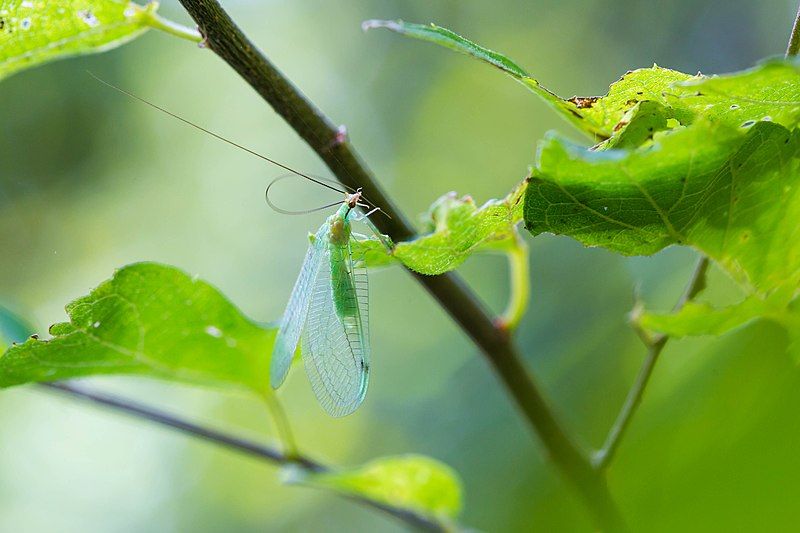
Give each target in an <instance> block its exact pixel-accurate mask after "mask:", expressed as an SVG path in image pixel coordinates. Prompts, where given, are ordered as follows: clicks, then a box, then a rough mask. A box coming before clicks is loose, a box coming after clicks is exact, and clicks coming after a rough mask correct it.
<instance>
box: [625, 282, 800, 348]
mask: <svg viewBox="0 0 800 533" xmlns="http://www.w3.org/2000/svg"><path fill="white" fill-rule="evenodd" d="M784 296H785V295H784V294H781V293H779V292H776V293H773V294H771V295H769V296H768V297H766V298H763V297H761V296H758V295H751V296H748V297H746V298H745V299H744V300H742V301H741V302H739V303H737V304H734V305H729V306H727V307H722V308H717V307H714V306H712V305H709V304H707V303H697V302H687V303H686V305H685V306H684V307H683V308H681V309H680V311H678V312H676V313H670V314H659V313H649V312H648V313H643V314H642V315H641V316H640V317H638V318H637V321H638V323H639V325H640V326H641V327H642V328H644V329H646V330H648V331H652V332H656V333H662V334H664V335H669V336H671V337H691V336H701V335H714V336H721V335H724V334H726V333H728V332H731V331H734V330H736V329H738V328H741V327H744V326H747V325H749V324H751V323H753V322H755V321H758V320H769V321H771V322H774V323H776V324H778V325H780V326H783V328H784V329H785V330H786V332H787V335H788V336H789V340H790V345H789V352H790V354H791V355H792V357H793V358H794V359H795V361H796V362H798V363H800V298H795V299H794V300H793V301H792V302H790V303H788V305H787V302H786V301H785V298H784Z"/></svg>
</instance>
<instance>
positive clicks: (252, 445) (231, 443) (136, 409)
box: [39, 382, 444, 531]
mask: <svg viewBox="0 0 800 533" xmlns="http://www.w3.org/2000/svg"><path fill="white" fill-rule="evenodd" d="M39 386H41V387H44V388H46V389H49V390H54V391H58V392H60V393H64V394H68V395H69V396H72V397H74V398H78V399H81V400H85V401H88V402H92V403H94V404H97V405H102V406H104V407H107V408H110V409H114V410H116V411H122V412H125V413H127V414H129V415H132V416H135V417H137V418H143V419H145V420H149V421H150V422H154V423H156V424H158V425H161V426H164V427H167V428H169V429H173V430H176V431H179V432H182V433H186V434H188V435H191V436H193V437H198V438H200V439H202V440H205V441H208V442H211V443H213V444H216V445H218V446H222V447H225V448H229V449H232V450H235V451H238V452H242V453H245V454H248V455H252V456H254V457H257V458H259V459H262V460H266V461H269V462H271V463H275V464H277V465H294V466H296V467H300V468H302V469H304V470H306V471H309V472H315V473H318V472H328V471H330V467H328V466H325V465H323V464H321V463H318V462H317V461H315V460H313V459H310V458H308V457H305V456H302V455H294V456H290V455H287V454H284V453H282V452H281V451H279V450H277V449H275V448H272V447H270V446H265V445H263V444H259V443H256V442H253V441H250V440H247V439H243V438H240V437H235V436H232V435H228V434H226V433H223V432H221V431H217V430H214V429H210V428H206V427H203V426H200V425H198V424H194V423H192V422H189V421H186V420H183V419H181V418H178V417H176V416H173V415H171V414H168V413H164V412H162V411H159V410H157V409H154V408H152V407H148V406H145V405H142V404H139V403H137V402H134V401H132V400H129V399H127V398H122V397H119V396H116V395H112V394H107V393H102V392H96V391H92V390H89V389H86V388H84V387H81V386H78V385H75V384H73V383H68V382H56V383H40V384H39ZM345 497H346V498H347V499H350V500H353V501H356V502H358V503H360V504H362V505H365V506H367V507H372V508H373V509H378V510H380V511H383V512H384V513H387V514H389V515H391V516H393V517H394V518H397V519H398V520H401V521H403V522H405V523H406V524H408V525H410V526H412V527H414V528H415V529H419V530H422V531H444V530H443V528H442V526H441V525H439V524H438V523H436V522H434V521H432V520H430V519H428V518H427V517H425V516H423V515H420V514H418V513H416V512H415V511H411V510H409V509H404V508H401V507H394V506H391V505H386V504H384V503H380V502H376V501H372V500H369V499H367V498H363V497H358V496H353V495H346V496H345Z"/></svg>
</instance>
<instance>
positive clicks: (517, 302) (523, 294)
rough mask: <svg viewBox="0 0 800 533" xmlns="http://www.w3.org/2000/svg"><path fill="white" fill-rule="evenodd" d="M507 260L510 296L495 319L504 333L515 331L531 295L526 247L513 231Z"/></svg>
mask: <svg viewBox="0 0 800 533" xmlns="http://www.w3.org/2000/svg"><path fill="white" fill-rule="evenodd" d="M506 257H507V258H508V277H509V280H510V285H511V287H510V289H509V292H510V296H509V299H508V306H507V307H506V310H505V311H503V314H502V315H501V316H500V317H499V318H498V319H497V327H498V328H500V329H503V330H505V331H513V330H515V329H517V326H518V325H519V323H520V321H521V320H522V317H523V316H524V315H525V311H526V309H527V308H528V299H529V298H530V293H531V282H530V279H529V278H530V263H529V260H528V245H527V244H526V243H525V241H524V240H523V239H522V237H520V235H519V233H518V232H517V231H516V228H515V229H514V244H512V246H511V248H510V249H509V250H508V251H507V252H506Z"/></svg>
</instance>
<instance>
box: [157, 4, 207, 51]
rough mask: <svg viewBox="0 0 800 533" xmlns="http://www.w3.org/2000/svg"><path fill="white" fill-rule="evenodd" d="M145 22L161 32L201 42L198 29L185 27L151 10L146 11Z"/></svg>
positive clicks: (201, 38)
mask: <svg viewBox="0 0 800 533" xmlns="http://www.w3.org/2000/svg"><path fill="white" fill-rule="evenodd" d="M147 24H148V25H149V26H150V27H151V28H155V29H157V30H161V31H163V32H166V33H169V34H170V35H174V36H175V37H180V38H181V39H186V40H188V41H192V42H195V43H198V44H200V43H202V42H203V36H202V35H201V34H200V32H199V31H197V30H193V29H191V28H187V27H186V26H182V25H181V24H178V23H177V22H172V21H171V20H168V19H165V18H164V17H161V16H159V15H158V14H157V13H155V12H153V11H149V12H148V13H147Z"/></svg>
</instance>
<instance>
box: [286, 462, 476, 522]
mask: <svg viewBox="0 0 800 533" xmlns="http://www.w3.org/2000/svg"><path fill="white" fill-rule="evenodd" d="M294 481H296V482H300V483H304V484H309V485H313V486H317V487H324V488H328V489H332V490H335V491H337V492H340V493H344V494H352V495H356V496H360V497H364V498H367V499H370V500H372V501H376V502H379V503H383V504H388V505H393V506H397V507H401V508H404V509H410V510H413V511H416V512H418V513H421V514H423V515H427V516H429V517H430V518H432V519H434V520H438V521H441V522H443V523H444V524H450V523H451V522H452V521H454V520H455V519H456V518H457V517H458V514H459V512H460V511H461V505H462V489H461V481H460V480H459V478H458V474H456V472H455V471H454V470H453V469H452V468H450V467H449V466H447V465H446V464H444V463H441V462H439V461H437V460H435V459H431V458H429V457H425V456H422V455H403V456H397V457H382V458H379V459H375V460H373V461H370V462H369V463H367V464H365V465H362V466H360V467H356V468H352V469H347V470H339V471H336V472H324V473H313V472H308V471H302V472H297V478H296V479H294Z"/></svg>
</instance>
